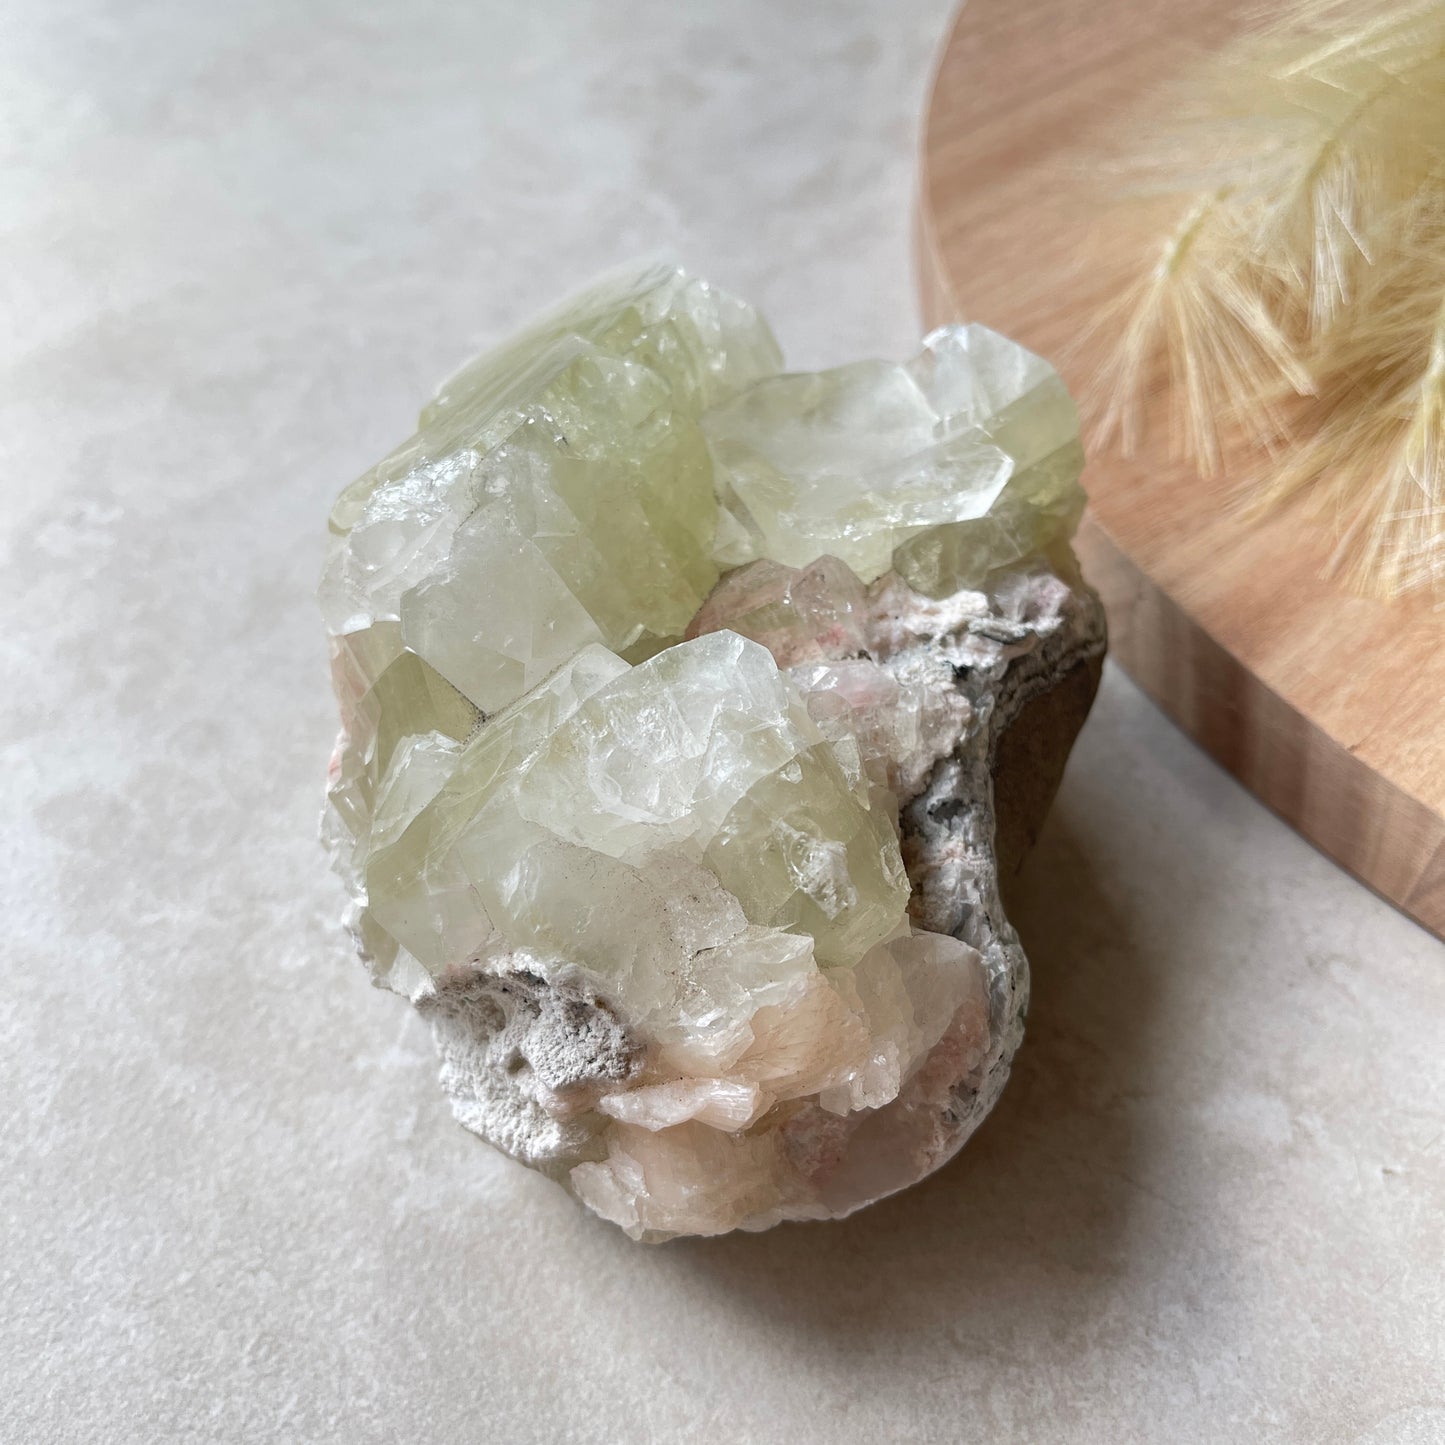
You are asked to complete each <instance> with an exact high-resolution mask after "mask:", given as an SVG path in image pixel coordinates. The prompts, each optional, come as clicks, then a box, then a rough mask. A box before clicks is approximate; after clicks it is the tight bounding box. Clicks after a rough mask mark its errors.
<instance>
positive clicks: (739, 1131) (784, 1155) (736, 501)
mask: <svg viewBox="0 0 1445 1445" xmlns="http://www.w3.org/2000/svg"><path fill="white" fill-rule="evenodd" d="M781 364H782V363H781V356H780V354H779V351H778V348H777V345H776V343H775V342H774V340H773V338H772V336H771V334H770V332H769V331H768V328H767V326H766V325H765V324H764V323H763V321H762V320H761V318H760V317H759V316H758V315H757V313H756V312H754V311H753V310H752V309H751V308H750V307H748V306H746V305H744V304H743V303H741V302H739V301H736V300H733V299H732V298H730V297H728V296H725V295H723V294H721V293H719V292H718V291H716V290H714V289H713V288H712V287H710V286H708V285H707V284H705V283H704V282H701V281H698V280H695V279H693V278H691V277H688V276H687V275H686V274H684V273H683V272H681V271H678V270H676V269H674V268H673V267H671V266H666V265H658V266H649V267H645V268H641V269H637V270H634V271H631V272H628V273H626V274H624V275H621V276H617V277H613V278H610V279H608V280H605V281H603V282H601V283H599V284H597V285H596V286H594V287H593V288H591V289H590V290H589V291H587V292H585V293H584V294H582V295H581V296H579V297H577V298H575V299H574V300H573V301H571V302H569V303H568V304H567V305H565V306H563V307H562V308H560V309H559V310H558V311H556V312H555V313H553V314H552V315H550V316H548V317H546V318H544V319H543V320H541V321H540V322H538V323H537V324H536V325H534V326H532V327H531V328H529V329H528V330H527V331H525V332H524V333H522V334H521V335H520V336H518V337H517V338H516V339H514V340H513V341H511V342H509V343H507V344H506V345H504V346H502V347H501V348H499V349H498V350H496V351H493V352H491V353H489V354H487V355H486V356H484V357H482V358H481V359H479V360H478V361H476V362H474V363H473V364H472V365H470V366H468V367H467V368H465V369H464V370H463V371H461V372H460V373H458V374H457V375H456V376H455V377H454V378H452V380H451V381H449V382H447V383H446V384H445V385H444V386H443V388H442V389H441V391H440V392H439V394H438V395H437V397H436V399H435V400H434V401H433V402H432V403H431V404H430V405H429V406H428V407H427V408H426V410H425V411H424V412H423V413H422V417H421V423H420V426H419V429H418V431H417V433H416V435H415V436H413V437H412V438H411V439H410V440H409V441H407V442H406V443H405V444H404V445H402V446H401V447H399V448H398V449H397V450H396V451H395V452H393V453H392V454H391V455H390V456H388V457H387V458H386V459H385V460H384V461H382V462H381V463H379V464H378V465H377V466H376V467H375V468H374V469H373V470H372V471H370V472H368V473H367V474H366V475H365V476H364V477H362V478H361V479H360V480H359V481H357V482H356V483H355V484H353V485H352V486H351V487H349V488H348V489H347V490H346V491H345V492H344V493H343V494H342V495H341V497H340V499H339V500H338V502H337V504H336V507H335V509H334V511H333V514H332V518H331V533H332V538H331V543H330V549H329V554H328V559H327V564H326V569H325V574H324V578H323V582H322V587H321V601H322V607H323V610H324V613H325V616H326V620H327V624H328V628H329V631H330V634H331V637H332V646H333V657H334V676H335V684H336V691H337V696H338V699H339V701H340V705H341V712H342V723H343V732H342V735H341V739H340V743H339V745H338V748H337V752H336V756H335V758H334V760H333V765H332V773H331V783H330V789H329V798H330V807H329V810H328V818H327V834H328V838H329V841H330V843H331V845H332V847H333V852H334V856H335V858H336V862H337V866H338V869H339V871H340V872H341V874H342V876H343V877H344V878H345V879H346V881H347V883H348V885H349V887H350V890H351V893H352V896H353V899H354V904H355V908H354V915H355V919H354V921H355V930H356V933H357V936H358V939H359V940H360V943H361V946H362V950H363V952H364V954H365V955H366V957H367V958H368V960H369V961H370V963H371V966H372V968H373V970H374V972H375V975H376V977H377V978H378V980H379V981H381V982H384V983H386V984H388V985H389V986H390V987H393V988H395V989H397V990H398V991H401V992H404V993H406V994H408V995H410V996H411V997H412V998H413V999H414V1000H415V1001H416V1002H417V1003H418V1005H419V1006H420V1007H422V1008H423V1009H424V1011H426V1012H427V1013H428V1014H429V1015H430V1016H431V1017H432V1019H433V1022H434V1024H435V1029H436V1033H437V1038H438V1043H439V1046H440V1048H441V1052H442V1059H443V1080H444V1083H445V1084H446V1086H447V1088H448V1091H449V1093H450V1094H451V1095H452V1099H453V1104H454V1107H455V1108H456V1110H457V1112H458V1115H459V1117H461V1118H462V1119H463V1121H464V1122H466V1123H467V1124H468V1125H469V1126H470V1127H472V1128H475V1129H476V1130H477V1131H478V1132H480V1133H482V1134H484V1135H485V1136H486V1137H488V1138H490V1139H492V1140H493V1142H495V1143H497V1144H499V1145H500V1146H501V1147H503V1148H506V1149H507V1150H509V1152H511V1153H513V1154H515V1155H517V1156H518V1157H520V1158H523V1159H524V1160H526V1161H527V1162H529V1163H532V1164H534V1165H537V1166H538V1167H541V1168H544V1169H546V1170H548V1171H549V1172H551V1173H553V1174H554V1175H555V1176H557V1177H558V1178H561V1179H563V1180H565V1181H566V1182H567V1183H568V1184H569V1185H570V1187H571V1188H572V1189H573V1190H574V1191H575V1192H576V1193H578V1194H579V1195H580V1196H581V1197H582V1198H583V1199H585V1200H586V1201H587V1202H588V1203H589V1204H591V1205H592V1206H593V1207H594V1208H596V1209H597V1210H599V1212H601V1213H603V1214H605V1215H607V1216H608V1217H609V1218H612V1219H615V1220H616V1221H617V1222H619V1223H620V1224H622V1225H623V1226H624V1227H626V1228H627V1229H628V1230H629V1231H630V1232H632V1233H634V1234H638V1235H647V1236H649V1237H660V1236H663V1235H667V1234H676V1233H688V1232H693V1233H715V1232H718V1231H720V1230H724V1229H729V1228H733V1227H737V1226H743V1227H761V1226H762V1225H764V1224H767V1223H771V1222H774V1221H775V1220H777V1219H782V1218H804V1217H817V1216H821V1215H828V1214H836V1213H841V1212H846V1211H847V1210H848V1209H850V1208H854V1207H857V1205H858V1204H860V1203H863V1202H866V1201H867V1200H868V1199H870V1198H873V1197H876V1196H877V1195H879V1194H881V1193H886V1192H888V1191H889V1190H891V1189H894V1188H898V1187H901V1186H902V1185H903V1184H905V1183H908V1182H911V1180H912V1179H913V1178H915V1177H918V1175H919V1174H920V1173H923V1172H927V1169H928V1168H931V1167H933V1166H934V1164H936V1163H937V1162H939V1158H938V1157H936V1156H938V1155H939V1153H940V1149H939V1147H938V1146H937V1143H936V1138H935V1136H936V1135H937V1134H938V1126H937V1120H936V1119H935V1118H934V1115H936V1114H938V1113H939V1112H940V1111H944V1112H946V1109H947V1098H948V1095H949V1090H950V1089H954V1088H956V1087H957V1086H958V1084H959V1081H960V1080H963V1079H966V1078H967V1077H968V1076H969V1074H970V1071H971V1070H977V1069H978V1068H979V1066H980V1065H981V1062H982V1061H983V1060H984V1059H985V1057H986V1056H987V1055H988V1051H989V1049H990V1046H991V1044H993V1043H995V1042H996V1040H994V1039H993V1037H992V1033H993V1032H996V1030H993V1029H991V1023H990V1013H989V1006H988V999H987V994H988V985H989V977H988V970H987V967H986V965H985V960H984V958H983V957H982V955H981V954H980V952H979V950H978V949H977V948H976V947H974V946H972V945H971V944H970V943H968V942H965V941H962V939H961V938H957V937H953V936H951V935H950V933H948V932H942V931H936V930H929V929H921V928H919V927H918V926H917V925H916V924H915V923H914V922H913V921H912V920H911V919H910V913H909V905H910V883H909V877H908V874H907V873H906V871H905V867H904V858H903V854H902V850H901V847H900V836H899V809H900V806H901V805H903V804H906V803H908V802H909V800H910V799H911V798H913V797H914V796H915V795H917V794H918V793H919V792H920V790H921V789H922V788H923V786H924V785H925V783H926V782H927V780H928V779H929V777H930V775H931V774H932V773H933V771H934V770H935V769H936V767H937V766H938V765H939V764H940V761H941V760H944V759H946V758H948V757H950V756H955V755H961V754H959V749H960V748H962V747H964V745H965V744H966V742H967V740H968V738H969V737H970V735H971V733H972V734H976V733H978V731H979V729H980V727H982V726H984V724H985V723H986V722H987V718H986V717H980V716H978V715H977V714H978V713H979V712H980V708H979V706H978V700H977V699H974V700H973V701H970V698H969V695H968V691H967V689H966V688H960V686H959V685H958V679H959V677H961V676H964V675H966V674H967V673H968V672H969V670H970V668H971V667H972V668H979V669H986V668H987V667H994V668H995V669H996V670H997V669H1002V668H1003V667H1005V665H1006V664H1007V661H1008V656H1009V655H1010V654H1008V648H1009V647H1010V646H1012V647H1014V649H1015V651H1017V650H1018V648H1019V646H1020V643H1019V641H1018V637H1015V638H1014V641H1013V643H1010V642H1009V641H1008V639H1009V637H1011V636H1013V634H1012V633H1009V632H1008V629H1009V628H1013V629H1014V632H1016V633H1018V634H1019V637H1022V636H1025V635H1027V634H1028V629H1029V626H1030V625H1034V624H1031V623H1030V622H1029V620H1028V615H1027V614H1028V611H1029V609H1030V608H1032V609H1033V611H1034V612H1035V613H1036V614H1037V618H1044V619H1045V620H1048V619H1050V618H1052V619H1054V621H1056V620H1057V617H1058V616H1061V615H1062V613H1061V611H1060V608H1061V607H1062V606H1063V604H1062V603H1061V602H1060V600H1059V598H1060V597H1063V596H1065V595H1066V594H1067V595H1071V594H1068V589H1067V588H1065V589H1064V591H1063V592H1061V593H1057V595H1056V593H1055V592H1051V591H1050V590H1049V587H1050V585H1053V583H1054V580H1055V579H1054V577H1053V573H1052V572H1050V571H1049V570H1048V566H1047V559H1048V556H1049V554H1050V553H1051V551H1052V552H1053V553H1054V554H1056V555H1057V554H1059V553H1060V549H1061V548H1063V549H1064V551H1066V539H1067V536H1068V534H1069V532H1070V531H1071V530H1072V527H1073V524H1074V522H1075V521H1076V520H1077V516H1078V513H1079V510H1080V508H1081V505H1082V500H1083V499H1082V493H1081V492H1080V490H1079V488H1078V485H1077V480H1076V478H1077V474H1078V471H1079V467H1080V464H1081V460H1082V458H1081V455H1080V451H1079V445H1078V436H1077V422H1076V418H1075V415H1074V411H1073V407H1072V405H1071V403H1070V401H1069V399H1068V396H1067V395H1066V393H1065V392H1064V389H1063V387H1062V385H1061V383H1060V382H1059V380H1058V377H1057V376H1056V375H1055V374H1054V372H1053V371H1052V370H1051V369H1050V368H1049V367H1048V366H1047V365H1046V364H1045V363H1043V362H1042V361H1040V360H1039V359H1038V358H1037V357H1034V356H1032V355H1030V354H1029V353H1028V352H1026V351H1024V350H1022V349H1021V348H1019V347H1017V346H1015V345H1013V344H1012V343H1010V342H1008V341H1007V340H1005V339H1004V338H1003V337H1000V336H998V335H996V334H995V333H993V332H990V331H988V330H986V329H984V328H982V327H978V326H961V327H949V328H944V329H943V330H940V331H938V332H936V333H934V334H933V335H932V336H931V337H929V338H928V340H927V341H926V342H925V344H924V349H923V351H922V352H921V353H920V355H919V356H918V357H916V358H914V360H912V361H910V362H908V363H907V364H905V365H901V366H900V365H890V364H886V363H882V362H864V363H859V364H855V365H851V366H845V367H841V368H839V369H837V370H834V371H829V372H822V373H818V374H814V375H789V374H783V373H782V372H781ZM1031 569H1032V570H1031ZM1020 578H1022V579H1023V581H1022V582H1021V583H1020V582H1019V580H1018V579H1020ZM1060 585H1062V584H1060ZM1010 588H1012V591H1010ZM1020 589H1022V590H1020ZM1050 608H1052V611H1050ZM1011 609H1012V612H1011ZM1012 613H1017V616H1013V615H1012ZM1037 618H1036V619H1035V622H1037ZM1050 625H1052V622H1051V623H1050ZM1001 627H1002V628H1003V631H1002V632H1000V630H999V629H1000V628H1001ZM1042 627H1043V624H1042V623H1038V625H1036V626H1035V633H1036V634H1038V635H1042V632H1041V630H1040V629H1041V628H1042ZM990 628H992V631H990ZM1020 629H1022V631H1020ZM944 638H951V639H952V642H951V643H950V644H949V645H947V646H944V645H942V644H941V641H940V639H944ZM990 649H992V650H991V651H990ZM980 675H982V673H980ZM1000 675H1002V673H1001V672H1000ZM982 711H984V712H987V708H984V709H982ZM930 1110H931V1111H933V1112H932V1113H930V1112H929V1111H930ZM920 1121H922V1122H920ZM954 1147H956V1145H955V1146H954ZM930 1150H931V1151H932V1152H931V1153H930Z"/></svg>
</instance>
